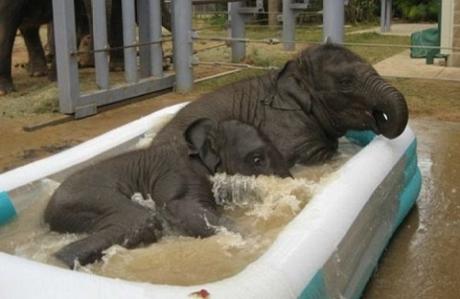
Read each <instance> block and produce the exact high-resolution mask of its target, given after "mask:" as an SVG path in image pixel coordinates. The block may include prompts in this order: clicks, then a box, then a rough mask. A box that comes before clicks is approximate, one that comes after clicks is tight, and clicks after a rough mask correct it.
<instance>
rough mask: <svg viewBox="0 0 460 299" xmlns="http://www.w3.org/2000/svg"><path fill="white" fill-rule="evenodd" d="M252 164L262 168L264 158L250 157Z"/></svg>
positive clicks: (259, 156)
mask: <svg viewBox="0 0 460 299" xmlns="http://www.w3.org/2000/svg"><path fill="white" fill-rule="evenodd" d="M252 163H253V164H254V165H255V166H262V165H263V164H264V157H262V156H261V155H259V154H257V155H254V156H253V157H252Z"/></svg>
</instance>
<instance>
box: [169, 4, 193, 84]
mask: <svg viewBox="0 0 460 299" xmlns="http://www.w3.org/2000/svg"><path fill="white" fill-rule="evenodd" d="M171 4H172V20H173V26H172V27H173V28H172V29H173V43H174V68H175V71H176V90H177V91H178V92H187V91H189V90H190V89H192V86H193V72H192V55H193V54H192V53H193V52H192V51H193V48H192V45H193V42H192V3H191V1H190V0H175V1H173V2H172V3H171Z"/></svg>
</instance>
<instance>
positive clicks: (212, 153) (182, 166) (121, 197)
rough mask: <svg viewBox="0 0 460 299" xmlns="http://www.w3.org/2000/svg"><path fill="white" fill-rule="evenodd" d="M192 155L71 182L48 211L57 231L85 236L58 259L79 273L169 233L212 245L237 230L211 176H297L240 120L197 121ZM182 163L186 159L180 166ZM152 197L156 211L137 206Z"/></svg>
mask: <svg viewBox="0 0 460 299" xmlns="http://www.w3.org/2000/svg"><path fill="white" fill-rule="evenodd" d="M184 138H185V141H186V142H187V144H188V149H187V152H178V151H180V149H181V148H184V147H180V146H177V144H178V142H182V140H170V141H168V143H167V144H161V145H158V146H157V147H150V148H148V149H143V150H136V151H132V152H128V153H125V154H122V155H119V156H116V157H113V158H110V159H107V160H104V161H101V162H98V163H95V164H93V165H91V166H89V167H87V168H85V169H83V170H81V171H78V172H76V173H74V174H73V175H71V176H70V177H68V178H67V179H66V180H65V181H64V182H63V183H62V184H61V186H60V187H59V188H58V189H57V190H56V191H55V193H54V194H53V196H52V197H51V200H50V202H49V204H48V206H47V207H46V210H45V221H46V222H47V223H48V224H49V225H50V228H51V230H54V231H57V232H69V233H87V234H88V236H86V237H85V238H83V239H81V240H79V241H76V242H73V243H71V244H69V245H67V246H65V247H63V248H62V249H60V250H59V251H58V252H57V253H56V254H55V256H56V257H57V258H58V259H60V260H61V261H63V262H64V263H65V264H67V265H68V266H69V267H71V268H72V267H73V266H74V263H75V261H78V262H79V263H80V264H82V265H85V264H88V263H92V262H94V261H95V260H98V259H100V258H101V257H102V251H103V250H105V249H106V248H108V247H110V246H112V245H114V244H119V245H122V246H125V247H127V248H132V247H135V246H137V245H140V244H149V243H152V242H155V241H157V240H158V238H160V237H161V235H162V232H163V231H164V229H165V227H166V226H167V227H170V228H172V229H174V230H175V231H178V232H179V233H181V234H184V235H188V236H194V237H207V236H210V235H212V234H214V233H215V232H216V227H218V226H226V227H227V228H229V229H232V227H231V226H232V225H231V221H229V220H227V219H226V218H225V217H222V216H221V215H220V211H219V209H218V207H217V205H216V203H215V200H214V197H213V194H212V191H211V187H212V186H211V182H210V180H209V176H211V175H213V174H215V173H217V172H226V173H228V174H236V173H239V174H242V175H277V176H280V177H288V176H291V174H290V172H289V168H288V166H287V163H286V162H285V160H284V159H283V157H282V156H281V154H280V153H279V152H278V150H277V149H276V148H275V147H274V146H273V145H272V143H271V142H270V141H269V140H268V139H267V138H266V137H265V136H263V135H262V134H261V133H260V132H259V131H258V130H257V129H256V128H254V127H253V126H250V125H247V124H244V123H242V122H240V121H236V120H226V121H222V122H220V123H216V122H214V121H211V120H209V119H199V120H197V121H195V122H194V123H192V124H191V125H190V126H189V127H188V128H187V130H186V131H185V133H184ZM177 157H180V158H179V159H178V158H177ZM135 193H141V194H142V196H143V198H144V199H145V198H148V197H149V196H150V197H151V198H152V199H153V201H154V203H155V209H152V208H149V207H146V205H141V204H139V203H137V202H135V201H133V200H132V197H133V195H134V194H135Z"/></svg>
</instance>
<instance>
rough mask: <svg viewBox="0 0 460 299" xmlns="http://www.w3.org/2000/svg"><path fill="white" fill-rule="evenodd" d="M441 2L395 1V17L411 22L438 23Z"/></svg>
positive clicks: (421, 0) (436, 0)
mask: <svg viewBox="0 0 460 299" xmlns="http://www.w3.org/2000/svg"><path fill="white" fill-rule="evenodd" d="M440 9H441V7H440V0H395V2H394V15H395V16H397V17H400V18H403V19H406V20H408V21H411V22H420V21H436V20H437V18H438V12H439V10H440Z"/></svg>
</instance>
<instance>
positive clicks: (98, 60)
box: [53, 0, 191, 118]
mask: <svg viewBox="0 0 460 299" xmlns="http://www.w3.org/2000/svg"><path fill="white" fill-rule="evenodd" d="M174 2H177V3H178V4H180V5H187V4H189V3H190V1H185V0H175V1H174ZM121 4H122V16H123V17H122V24H123V32H122V34H123V52H124V72H125V81H126V82H125V83H124V84H119V85H116V86H110V84H109V56H110V48H109V45H108V37H107V20H106V19H107V18H106V7H105V1H103V0H93V1H92V12H91V13H92V20H93V22H92V24H93V28H92V29H93V35H94V38H93V41H94V51H93V53H94V59H95V69H96V83H97V87H98V89H97V90H95V91H91V92H86V93H82V92H81V91H80V82H79V73H78V72H79V71H78V61H77V56H78V51H77V44H76V28H75V27H76V26H75V7H74V0H53V22H54V34H55V41H56V62H57V74H58V86H59V108H60V111H61V112H62V113H68V114H71V113H73V114H74V115H75V117H76V118H79V117H84V116H87V115H91V114H94V113H96V112H97V107H98V106H101V105H105V104H109V103H114V102H117V101H120V100H123V99H127V98H131V97H135V96H139V95H142V94H146V93H149V92H153V91H157V90H161V89H165V88H168V87H172V86H173V84H174V82H175V74H174V73H164V72H163V51H162V42H163V41H162V35H161V28H162V27H161V6H160V5H161V4H160V0H137V1H136V2H135V1H132V0H122V2H121ZM136 4H137V15H138V24H139V30H138V32H139V35H138V36H136V33H137V30H136V11H135V9H136ZM176 19H177V20H181V18H180V17H179V18H176ZM181 21H182V22H183V20H181ZM190 22H191V21H190ZM180 26H183V24H180V25H176V26H175V27H176V28H177V29H179V28H180ZM183 38H184V37H179V38H177V36H175V38H174V44H175V47H177V45H179V44H180V45H181V46H183V41H182V39H183ZM137 49H139V59H138V58H137V52H138V51H137ZM190 49H191V45H190Z"/></svg>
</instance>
